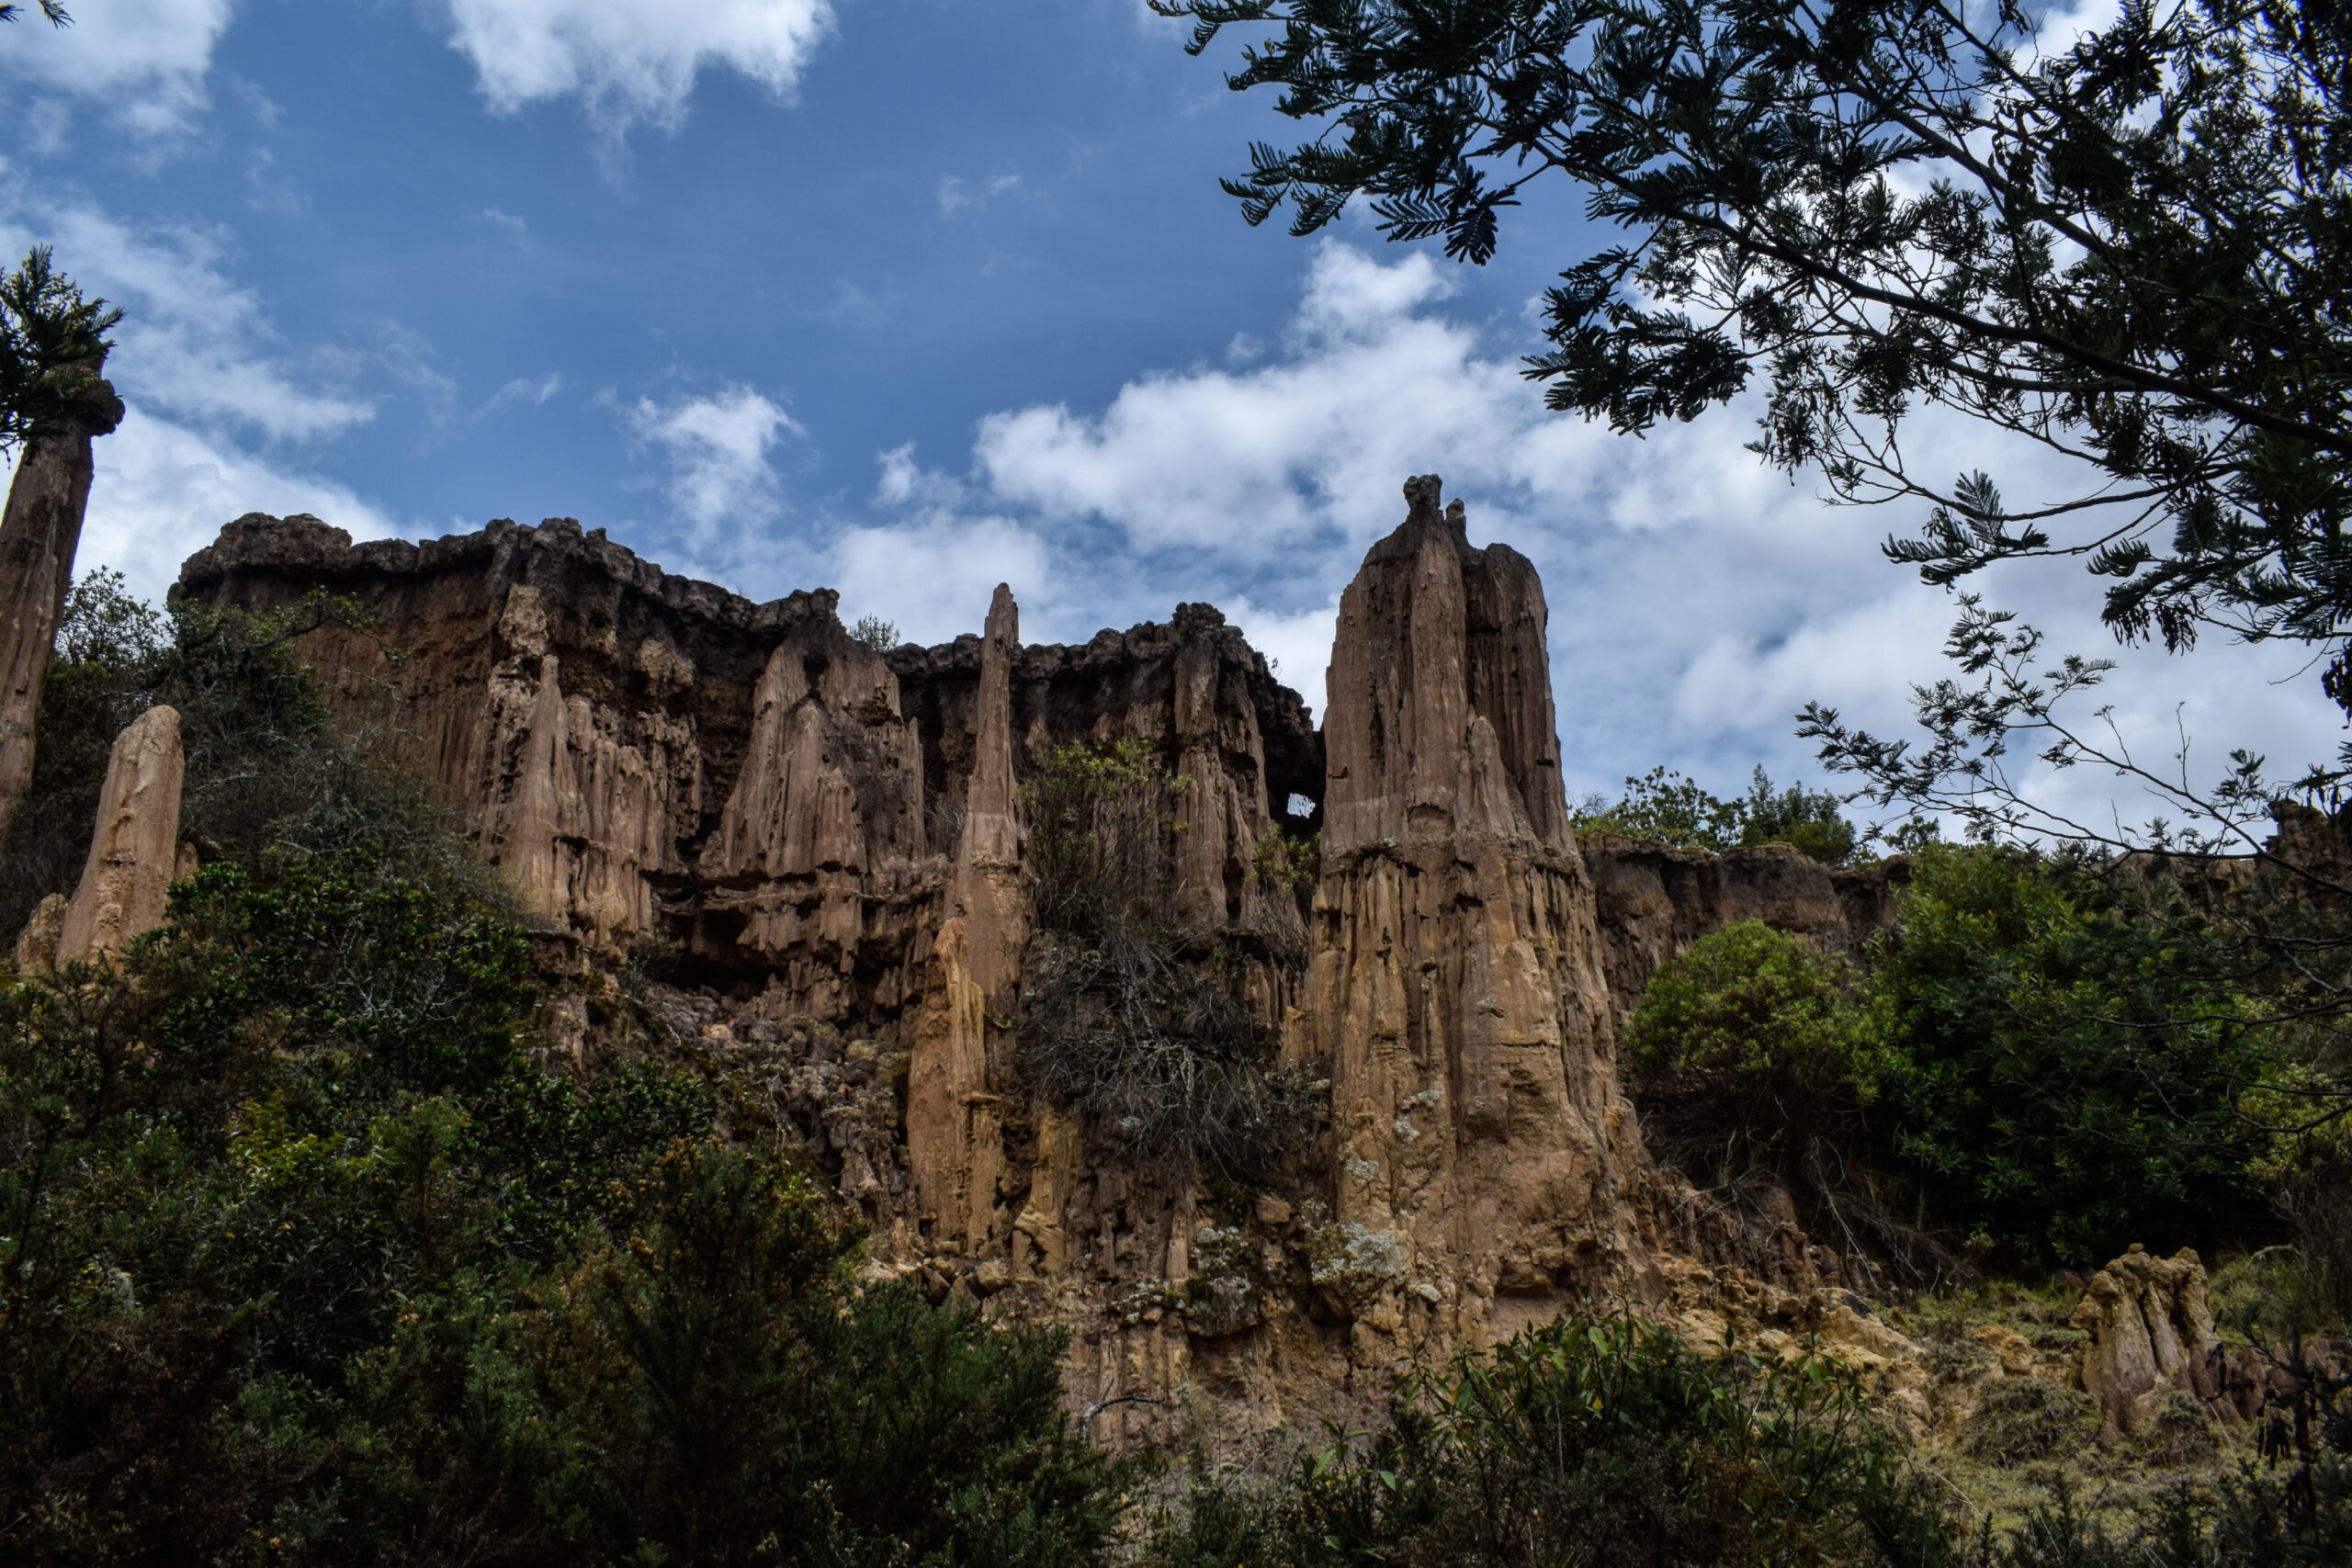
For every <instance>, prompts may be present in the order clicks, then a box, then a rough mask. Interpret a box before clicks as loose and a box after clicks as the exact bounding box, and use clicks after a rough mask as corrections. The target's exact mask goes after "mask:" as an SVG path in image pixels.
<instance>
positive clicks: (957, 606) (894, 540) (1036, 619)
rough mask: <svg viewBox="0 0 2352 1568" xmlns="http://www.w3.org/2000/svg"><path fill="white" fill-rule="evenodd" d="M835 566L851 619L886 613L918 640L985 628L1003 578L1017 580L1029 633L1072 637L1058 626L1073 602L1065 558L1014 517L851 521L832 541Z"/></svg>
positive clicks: (830, 560)
mask: <svg viewBox="0 0 2352 1568" xmlns="http://www.w3.org/2000/svg"><path fill="white" fill-rule="evenodd" d="M827 567H828V581H831V583H832V585H833V586H835V587H837V588H839V589H840V590H841V594H842V615H843V616H844V617H846V618H847V619H849V620H851V621H855V620H856V619H857V618H858V617H859V616H861V615H879V616H881V617H882V618H883V619H884V620H886V621H889V622H892V623H894V624H895V625H896V626H898V628H899V636H900V637H904V638H906V639H907V640H908V641H910V642H920V643H935V642H945V641H947V640H949V639H950V638H952V637H957V636H960V635H961V634H963V633H965V632H971V631H978V630H979V628H980V623H981V622H982V621H984V620H986V619H987V618H988V613H989V595H990V594H992V593H993V592H995V591H996V585H997V584H998V583H1000V582H1007V583H1011V584H1012V591H1013V594H1014V596H1015V597H1016V598H1017V599H1019V601H1020V603H1021V634H1022V637H1023V639H1024V640H1026V641H1029V642H1037V641H1041V640H1047V639H1050V638H1052V637H1057V636H1062V635H1068V634H1067V633H1064V632H1062V631H1060V630H1059V629H1058V626H1057V623H1058V621H1059V619H1060V617H1061V616H1062V615H1066V614H1067V612H1068V609H1069V606H1068V604H1067V600H1068V598H1069V593H1068V588H1069V584H1070V573H1069V570H1068V569H1067V565H1066V563H1064V562H1063V561H1061V560H1060V559H1058V558H1057V555H1056V552H1055V550H1054V548H1053V547H1052V545H1051V544H1050V543H1049V542H1048V541H1047V540H1046V539H1045V538H1044V537H1043V536H1040V535H1038V534H1037V533H1036V532H1035V531H1034V530H1032V529H1030V528H1028V527H1026V526H1024V525H1021V524H1019V523H1015V522H1012V521H1010V520H1008V519H1006V518H1002V517H997V516H979V517H962V516H954V515H949V514H945V513H929V514H926V515H923V516H921V517H917V518H914V519H911V520H910V521H907V522H903V523H898V524H892V525H878V526H873V527H859V528H851V529H848V530H846V531H845V532H843V533H842V535H841V536H839V537H837V538H836V539H835V540H834V541H833V543H832V547H831V550H830V551H829V552H828V556H827ZM1057 589H1058V590H1059V591H1058V592H1057Z"/></svg>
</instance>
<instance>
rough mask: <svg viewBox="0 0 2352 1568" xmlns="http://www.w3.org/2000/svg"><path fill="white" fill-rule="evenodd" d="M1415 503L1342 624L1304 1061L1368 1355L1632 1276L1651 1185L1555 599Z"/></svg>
mask: <svg viewBox="0 0 2352 1568" xmlns="http://www.w3.org/2000/svg"><path fill="white" fill-rule="evenodd" d="M1405 494H1406V498H1407V500H1408V502H1409V504H1410V514H1409V515H1408V517H1407V519H1406V521H1405V523H1404V525H1402V526H1401V527H1399V528H1398V529H1397V531H1396V532H1395V533H1393V534H1391V535H1390V536H1388V537H1386V538H1385V539H1383V540H1382V541H1381V542H1380V543H1378V544H1377V545H1374V547H1373V548H1372V550H1371V552H1370V553H1369V554H1368V555H1367V556H1366V557H1365V558H1364V562H1363V568H1362V570H1360V571H1359V572H1358V573H1357V575H1356V578H1355V581H1353V582H1352V583H1351V584H1350V585H1349V587H1348V590H1347V592H1346V594H1345V595H1344V596H1343V597H1342V598H1341V600H1340V620H1339V628H1338V636H1337V639H1336V642H1335V645H1334V647H1333V649H1332V654H1331V667H1330V672H1329V706H1328V707H1327V709H1326V716H1325V721H1324V735H1325V744H1326V748H1327V766H1328V777H1327V786H1326V794H1325V796H1324V811H1325V826H1324V833H1323V876H1322V881H1321V884H1320V886H1319V887H1318V889H1317V895H1316V900H1315V911H1314V929H1313V931H1312V932H1311V933H1310V935H1311V940H1312V943H1313V957H1312V959H1311V964H1310V970H1309V974H1308V978H1307V982H1306V1006H1305V1007H1304V1008H1303V1009H1302V1010H1301V1011H1300V1013H1299V1014H1298V1016H1297V1017H1296V1018H1295V1021H1294V1025H1293V1028H1292V1031H1291V1034H1290V1046H1289V1048H1290V1049H1292V1050H1293V1051H1294V1052H1303V1053H1306V1054H1310V1055H1313V1056H1314V1057H1316V1058H1317V1059H1318V1060H1319V1061H1320V1062H1322V1063H1323V1064H1325V1066H1327V1067H1328V1070H1329V1073H1330V1075H1331V1080H1332V1117H1333V1136H1334V1140H1335V1142H1336V1145H1337V1148H1336V1150H1335V1154H1336V1164H1337V1166H1338V1171H1337V1175H1336V1182H1335V1186H1336V1191H1335V1201H1334V1211H1335V1234H1334V1235H1331V1236H1330V1237H1329V1238H1328V1241H1327V1245H1326V1247H1325V1250H1326V1251H1327V1252H1328V1253H1329V1257H1330V1258H1331V1259H1333V1260H1334V1261H1332V1262H1331V1264H1330V1271H1331V1272H1332V1274H1333V1280H1332V1283H1333V1285H1334V1286H1335V1287H1340V1288H1339V1289H1335V1290H1334V1292H1332V1293H1333V1294H1335V1295H1340V1296H1351V1297H1352V1298H1353V1301H1352V1303H1351V1304H1352V1309H1353V1311H1354V1315H1355V1318H1356V1321H1357V1323H1358V1324H1359V1325H1362V1326H1368V1327H1370V1328H1372V1329H1374V1330H1375V1331H1383V1332H1394V1331H1395V1330H1397V1329H1398V1328H1400V1327H1403V1326H1404V1325H1406V1323H1407V1321H1408V1319H1409V1320H1410V1321H1411V1322H1412V1323H1413V1325H1414V1327H1415V1330H1416V1331H1417V1332H1420V1331H1425V1330H1436V1331H1438V1332H1441V1333H1469V1334H1473V1335H1476V1334H1482V1333H1485V1332H1487V1331H1488V1328H1489V1325H1491V1328H1492V1330H1493V1331H1495V1332H1500V1331H1502V1330H1504V1329H1507V1328H1508V1327H1510V1326H1513V1325H1515V1324H1516V1322H1517V1321H1519V1320H1521V1319H1522V1318H1532V1317H1535V1316H1538V1315H1549V1314H1550V1313H1551V1312H1553V1311H1555V1310H1556V1309H1557V1306H1558V1305H1559V1303H1560V1301H1561V1299H1562V1298H1563V1296H1564V1294H1565V1293H1566V1292H1573V1291H1576V1290H1579V1289H1584V1288H1589V1287H1590V1286H1592V1285H1595V1284H1598V1283H1601V1282H1604V1281H1609V1280H1617V1279H1622V1278H1623V1275H1624V1274H1625V1272H1626V1271H1627V1269H1628V1268H1629V1266H1632V1265H1636V1264H1638V1263H1639V1262H1640V1261H1641V1258H1642V1255H1641V1254H1640V1252H1639V1244H1638V1242H1637V1241H1636V1240H1635V1239H1634V1237H1633V1236H1632V1235H1630V1234H1629V1231H1628V1225H1629V1223H1630V1222H1629V1211H1630V1209H1631V1205H1630V1204H1629V1203H1628V1202H1627V1201H1626V1196H1627V1189H1628V1187H1629V1185H1630V1184H1631V1183H1633V1182H1634V1181H1636V1180H1638V1179H1641V1178H1642V1177H1643V1176H1644V1175H1645V1166H1644V1162H1643V1155H1642V1150H1641V1142H1640V1134H1639V1131H1638V1128H1637V1126H1636V1123H1635V1122H1634V1114H1633V1111H1632V1108H1631V1106H1630V1105H1629V1104H1628V1102H1627V1100H1625V1097H1624V1095H1623V1091H1622V1090H1621V1089H1620V1088H1619V1086H1618V1082H1617V1072H1616V1066H1615V1060H1614V1041H1613V1035H1612V1032H1611V1025H1610V1015H1609V1008H1608V994H1607V988H1606V985H1605V982H1604V980H1603V978H1602V975H1601V969H1600V957H1599V939H1598V935H1597V932H1596V930H1595V924H1594V915H1593V894H1592V885H1591V882H1590V879H1589V877H1588V876H1587V874H1586V872H1585V867H1584V864H1583V863H1582V861H1581V860H1580V859H1579V858H1578V855H1577V847H1576V841H1575V839H1574V837H1573V835H1572V834H1571V833H1570V831H1569V829H1568V814H1567V802H1566V795H1565V794H1564V791H1563V787H1562V784H1561V779H1560V760H1559V740H1558V737H1557V734H1556V732H1555V724H1554V719H1553V708H1552V683H1551V665H1550V658H1549V654H1548V652H1547V650H1546V647H1545V640H1544V637H1545V624H1546V618H1547V611H1546V608H1545V605H1544V590H1543V585H1542V583H1541V582H1540V581H1538V580H1537V577H1536V574H1535V569H1534V568H1533V566H1532V565H1531V564H1530V563H1529V562H1528V560H1527V559H1526V558H1524V557H1522V556H1521V555H1519V554H1517V553H1516V552H1515V551H1513V550H1511V549H1510V548H1509V547H1505V546H1502V545H1493V546H1489V547H1487V548H1484V549H1474V548H1472V547H1471V546H1470V544H1469V541H1468V538H1467V536H1466V535H1465V533H1464V521H1463V512H1462V505H1461V502H1454V503H1453V506H1452V507H1451V508H1448V509H1445V510H1443V511H1441V510H1440V507H1439V486H1438V480H1437V479H1436V478H1435V477H1434V476H1430V477H1424V478H1419V479H1413V480H1410V481H1408V483H1407V485H1406V487H1405ZM1350 1259H1358V1260H1371V1261H1369V1262H1365V1263H1364V1264H1363V1267H1362V1268H1355V1267H1354V1266H1353V1265H1352V1264H1350V1263H1349V1260H1350ZM1374 1263H1376V1264H1377V1265H1378V1267H1377V1268H1374V1267H1373V1264H1374ZM1351 1269H1352V1273H1351V1274H1350V1277H1349V1278H1348V1279H1345V1280H1341V1279H1340V1277H1339V1276H1340V1274H1341V1273H1349V1272H1350V1270H1351ZM1356 1274H1361V1275H1363V1276H1364V1277H1363V1278H1361V1279H1358V1278H1354V1277H1353V1276H1354V1275H1356ZM1374 1276H1377V1278H1374ZM1498 1298H1519V1299H1520V1301H1519V1303H1518V1304H1517V1305H1514V1304H1513V1303H1512V1301H1510V1300H1498Z"/></svg>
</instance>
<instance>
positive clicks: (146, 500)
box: [74, 403, 400, 604]
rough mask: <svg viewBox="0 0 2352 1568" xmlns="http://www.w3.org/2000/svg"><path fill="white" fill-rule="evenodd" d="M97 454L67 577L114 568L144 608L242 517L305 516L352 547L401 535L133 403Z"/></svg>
mask: <svg viewBox="0 0 2352 1568" xmlns="http://www.w3.org/2000/svg"><path fill="white" fill-rule="evenodd" d="M248 512H267V513H275V514H277V515H278V516H284V515H286V514H287V513H295V512H308V513H311V514H312V515H314V516H318V517H322V518H324V519H325V520H326V521H328V522H329V523H332V524H334V525H335V526H336V527H338V528H344V529H347V530H349V531H350V533H351V536H353V537H354V538H358V539H372V538H383V537H386V536H390V535H392V534H395V533H398V532H400V529H399V528H398V527H397V526H396V525H395V524H394V523H393V521H392V519H391V518H390V516H389V515H388V514H387V513H384V512H383V511H382V510H381V509H379V508H378V507H376V506H374V505H371V504H370V503H368V502H366V501H364V500H362V499H361V498H360V497H359V496H358V495H357V494H356V492H354V491H352V490H351V489H350V488H349V487H348V486H346V485H343V484H340V483H337V482H336V481H334V480H333V479H322V478H319V477H317V476H315V475H311V474H306V473H303V472H301V471H300V470H298V469H293V468H285V467H281V466H280V465H277V464H275V463H271V462H267V461H265V460H263V459H261V458H257V457H251V456H248V455H246V454H244V453H241V452H238V451H236V450H235V449H233V448H232V447H229V446H225V445H223V444H221V443H220V442H219V441H217V440H215V439H213V438H212V437H209V436H208V435H205V434H202V433H200V432H198V431H196V430H192V429H190V428H188V427H187V426H186V425H182V424H175V423H172V422H171V421H169V420H166V419H163V418H159V417H157V416H156V415H154V414H153V413H151V412H148V411H147V410H146V409H145V408H143V407H141V406H140V405H138V404H136V403H133V404H132V405H131V406H130V411H129V412H128V413H126V414H125V416H124V418H123V422H122V426H121V428H120V429H119V430H117V431H116V432H115V433H114V434H111V435H107V436H102V437H100V438H99V440H98V442H97V445H96V477H95V478H94V479H92V480H91V484H90V505H89V511H88V512H87V513H86V514H85V518H84V521H83V525H82V546H81V549H80V551H79V552H78V554H77V556H76V558H75V563H74V569H75V570H76V571H77V572H86V571H88V570H91V569H92V568H94V567H100V566H110V567H113V568H114V569H115V570H118V571H119V572H121V573H122V574H123V577H124V578H125V580H126V581H128V583H129V586H130V589H131V591H132V592H135V593H137V594H139V595H140V596H141V597H142V598H144V599H147V600H149V601H150V602H152V603H156V604H161V603H162V602H163V597H164V590H165V589H166V588H168V587H170V586H171V583H172V581H173V579H175V578H176V577H177V576H178V575H179V570H180V563H181V562H182V561H183V560H185V559H187V557H189V556H191V555H193V554H195V553H196V552H197V551H198V550H199V549H202V548H203V547H205V546H206V545H209V544H210V543H211V542H212V540H213V537H214V536H216V535H217V534H218V533H219V532H220V525H222V524H224V523H228V522H230V521H232V520H233V519H235V518H238V517H242V516H243V515H244V514H245V513H248Z"/></svg>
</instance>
